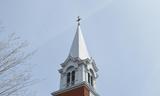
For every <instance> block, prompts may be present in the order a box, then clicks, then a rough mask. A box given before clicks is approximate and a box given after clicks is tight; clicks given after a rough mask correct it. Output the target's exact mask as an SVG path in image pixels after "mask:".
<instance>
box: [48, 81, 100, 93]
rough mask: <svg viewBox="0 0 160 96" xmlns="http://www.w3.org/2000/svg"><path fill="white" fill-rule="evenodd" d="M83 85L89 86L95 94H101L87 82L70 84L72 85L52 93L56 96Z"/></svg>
mask: <svg viewBox="0 0 160 96" xmlns="http://www.w3.org/2000/svg"><path fill="white" fill-rule="evenodd" d="M82 86H85V87H87V88H88V90H89V91H90V92H92V93H93V94H94V95H95V96H99V94H98V93H97V92H96V91H95V89H93V88H92V87H91V86H90V85H88V84H87V83H86V82H82V83H79V84H76V85H74V86H70V87H67V88H64V89H60V90H58V91H55V92H53V93H51V94H52V95H53V96H56V95H58V94H61V93H64V92H67V91H71V90H73V89H76V88H79V87H82Z"/></svg>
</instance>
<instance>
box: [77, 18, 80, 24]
mask: <svg viewBox="0 0 160 96" xmlns="http://www.w3.org/2000/svg"><path fill="white" fill-rule="evenodd" d="M80 21H81V18H80V17H79V16H78V17H77V22H78V24H80Z"/></svg>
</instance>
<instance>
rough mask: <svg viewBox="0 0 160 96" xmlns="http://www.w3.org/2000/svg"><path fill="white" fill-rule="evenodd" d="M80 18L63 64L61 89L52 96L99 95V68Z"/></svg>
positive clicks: (60, 71)
mask: <svg viewBox="0 0 160 96" xmlns="http://www.w3.org/2000/svg"><path fill="white" fill-rule="evenodd" d="M80 20H81V18H79V17H78V19H77V22H78V24H77V30H76V34H75V37H74V40H73V43H72V46H71V49H70V52H69V56H68V57H67V59H66V60H65V61H64V62H63V63H62V64H61V69H60V70H59V73H60V77H61V79H60V89H59V90H58V91H55V92H53V93H52V96H99V95H98V94H97V92H96V79H97V78H98V74H97V71H98V68H97V67H96V63H95V61H94V60H93V59H92V58H91V57H90V55H89V53H88V50H87V46H86V44H85V41H84V38H83V35H82V32H81V28H80Z"/></svg>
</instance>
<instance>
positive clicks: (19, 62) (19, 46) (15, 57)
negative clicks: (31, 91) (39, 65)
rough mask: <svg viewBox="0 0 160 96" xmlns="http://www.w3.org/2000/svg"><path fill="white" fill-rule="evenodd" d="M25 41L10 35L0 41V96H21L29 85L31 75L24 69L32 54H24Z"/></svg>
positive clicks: (13, 34) (27, 69)
mask: <svg viewBox="0 0 160 96" xmlns="http://www.w3.org/2000/svg"><path fill="white" fill-rule="evenodd" d="M27 46H28V44H27V42H26V41H22V40H21V38H20V37H18V36H16V34H15V33H12V34H11V35H10V36H8V38H7V39H6V40H0V96H23V95H24V94H25V92H26V89H25V88H26V87H27V86H28V85H30V84H31V82H32V80H31V74H30V70H29V68H27V67H26V65H27V59H28V58H29V57H30V56H31V55H32V54H33V52H28V53H26V51H27V50H25V49H26V47H27Z"/></svg>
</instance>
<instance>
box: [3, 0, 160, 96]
mask: <svg viewBox="0 0 160 96" xmlns="http://www.w3.org/2000/svg"><path fill="white" fill-rule="evenodd" d="M78 15H79V16H81V18H82V19H83V20H82V23H81V28H82V32H83V34H84V37H85V40H86V43H87V46H88V50H89V53H90V54H91V56H92V57H93V58H94V59H95V61H96V63H97V66H98V68H99V72H98V74H99V78H98V80H97V92H98V93H99V94H100V95H101V96H160V0H0V21H1V23H2V24H3V25H4V26H5V30H6V31H7V32H17V34H18V35H20V36H21V37H22V38H23V39H25V40H27V41H29V42H30V45H31V46H32V48H37V49H38V52H37V53H36V54H35V55H34V56H33V58H32V60H31V61H30V62H31V63H32V64H33V65H34V67H33V68H32V69H33V72H32V74H33V78H36V79H39V80H40V82H39V83H38V84H36V85H34V86H33V87H32V88H30V90H31V91H32V92H35V94H36V95H37V96H51V95H50V93H51V92H53V91H56V90H58V89H59V73H58V71H57V70H58V69H59V68H60V64H61V63H62V62H63V61H64V60H65V59H66V58H67V56H68V53H69V49H70V46H71V43H72V40H73V37H74V34H75V30H76V22H75V20H76V17H77V16H78Z"/></svg>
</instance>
